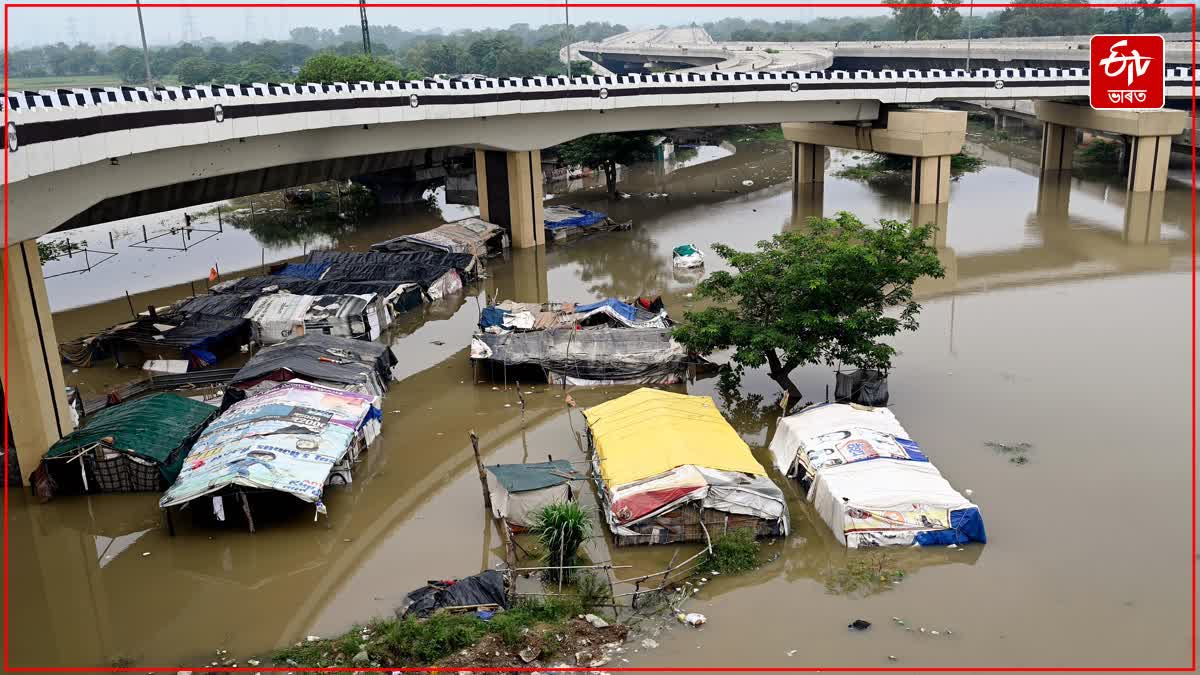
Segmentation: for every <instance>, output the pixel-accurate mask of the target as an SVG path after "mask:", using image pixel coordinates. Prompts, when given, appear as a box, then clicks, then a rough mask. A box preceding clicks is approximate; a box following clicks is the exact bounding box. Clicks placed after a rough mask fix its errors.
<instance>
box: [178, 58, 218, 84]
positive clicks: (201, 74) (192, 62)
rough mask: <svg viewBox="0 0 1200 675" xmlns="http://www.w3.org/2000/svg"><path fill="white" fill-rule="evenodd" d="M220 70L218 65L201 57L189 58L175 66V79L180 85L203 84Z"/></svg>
mask: <svg viewBox="0 0 1200 675" xmlns="http://www.w3.org/2000/svg"><path fill="white" fill-rule="evenodd" d="M219 69H220V66H219V65H218V64H215V63H213V62H212V61H209V60H208V59H206V58H204V57H203V56H189V57H188V58H186V59H183V60H182V61H180V62H179V63H176V64H175V71H174V72H175V77H177V78H179V82H180V83H181V84H204V83H207V82H209V81H211V80H212V79H213V76H214V75H216V74H217V71H218V70H219Z"/></svg>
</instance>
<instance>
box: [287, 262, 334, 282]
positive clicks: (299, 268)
mask: <svg viewBox="0 0 1200 675" xmlns="http://www.w3.org/2000/svg"><path fill="white" fill-rule="evenodd" d="M327 269H329V263H327V262H322V263H288V264H286V265H284V266H283V269H281V270H279V271H278V272H276V273H275V274H276V275H278V276H283V277H298V278H300V279H309V280H312V281H319V280H320V279H321V277H322V276H324V275H325V270H327Z"/></svg>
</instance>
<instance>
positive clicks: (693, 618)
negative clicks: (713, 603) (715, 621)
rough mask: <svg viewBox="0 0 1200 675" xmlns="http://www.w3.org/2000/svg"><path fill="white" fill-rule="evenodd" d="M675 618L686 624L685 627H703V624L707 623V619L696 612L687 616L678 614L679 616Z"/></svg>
mask: <svg viewBox="0 0 1200 675" xmlns="http://www.w3.org/2000/svg"><path fill="white" fill-rule="evenodd" d="M675 618H676V619H679V622H680V623H686V624H687V625H689V626H693V627H695V626H703V625H704V624H706V623H708V617H706V616H704V615H703V614H700V613H698V612H690V613H688V614H684V613H682V612H680V613H679V614H676V615H675Z"/></svg>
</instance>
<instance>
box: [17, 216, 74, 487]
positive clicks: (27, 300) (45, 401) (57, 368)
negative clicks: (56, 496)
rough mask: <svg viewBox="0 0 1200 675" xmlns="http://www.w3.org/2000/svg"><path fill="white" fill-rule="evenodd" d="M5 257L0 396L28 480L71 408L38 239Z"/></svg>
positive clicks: (67, 426) (65, 426) (67, 425)
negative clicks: (0, 385)
mask: <svg viewBox="0 0 1200 675" xmlns="http://www.w3.org/2000/svg"><path fill="white" fill-rule="evenodd" d="M5 258H6V263H7V264H6V266H5V270H4V271H5V274H6V275H7V276H8V318H7V320H8V386H7V388H6V389H5V391H4V397H5V399H6V400H7V402H8V419H9V424H10V425H11V426H10V428H11V438H12V446H13V447H14V448H15V449H16V452H17V461H18V462H20V464H21V480H22V482H24V483H28V482H29V475H30V474H31V473H33V471H34V469H37V467H38V462H39V461H40V460H41V457H42V455H43V454H45V452H46V450H47V449H48V448H49V447H50V445H51V444H53V443H54V442H55V441H57V440H58V439H60V438H62V437H63V436H64V435H65V434H67V433H70V432H71V430H72V422H71V411H70V409H69V408H68V407H67V395H66V383H65V382H64V380H63V371H62V365H61V363H62V360H61V358H60V357H59V355H58V338H57V337H56V336H55V334H54V321H53V317H52V316H51V314H50V301H49V299H48V298H47V297H46V282H45V279H43V278H42V263H41V259H40V258H39V257H38V250H37V242H36V241H33V240H30V241H25V242H22V243H20V244H14V245H12V246H10V247H8V249H7V250H6V251H5Z"/></svg>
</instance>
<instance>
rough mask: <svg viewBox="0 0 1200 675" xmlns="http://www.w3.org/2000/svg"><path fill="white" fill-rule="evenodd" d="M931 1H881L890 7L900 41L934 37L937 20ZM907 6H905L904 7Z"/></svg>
mask: <svg viewBox="0 0 1200 675" xmlns="http://www.w3.org/2000/svg"><path fill="white" fill-rule="evenodd" d="M932 2H933V0H883V4H885V5H891V6H892V21H893V22H894V23H895V24H896V31H897V32H898V33H899V34H900V39H902V40H917V39H920V38H921V36H922V34H923V35H924V37H925V38H927V39H928V38H931V37H933V36H934V32H935V31H936V26H935V25H934V24H935V23H936V22H937V20H936V18H935V17H934V12H933V5H932ZM905 5H907V6H905Z"/></svg>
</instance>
